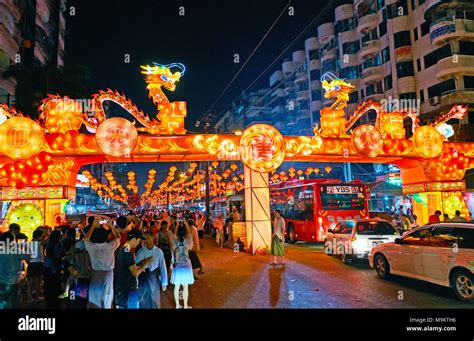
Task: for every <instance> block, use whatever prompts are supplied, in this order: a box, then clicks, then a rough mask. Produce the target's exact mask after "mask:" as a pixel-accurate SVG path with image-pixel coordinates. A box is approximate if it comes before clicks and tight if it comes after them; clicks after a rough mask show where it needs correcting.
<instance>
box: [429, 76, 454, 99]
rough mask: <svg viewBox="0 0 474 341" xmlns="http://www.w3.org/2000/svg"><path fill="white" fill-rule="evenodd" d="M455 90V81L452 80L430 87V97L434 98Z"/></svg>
mask: <svg viewBox="0 0 474 341" xmlns="http://www.w3.org/2000/svg"><path fill="white" fill-rule="evenodd" d="M455 89H456V85H455V83H454V79H452V78H451V79H448V80H446V81H444V82H441V83H439V84H436V85H433V86H432V87H429V88H428V97H429V98H433V97H435V96H441V94H442V93H444V92H447V91H450V90H455Z"/></svg>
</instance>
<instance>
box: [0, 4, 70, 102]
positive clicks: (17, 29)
mask: <svg viewBox="0 0 474 341" xmlns="http://www.w3.org/2000/svg"><path fill="white" fill-rule="evenodd" d="M65 10H66V1H65V0H0V103H8V104H13V99H14V95H15V88H16V86H17V82H16V80H15V79H14V78H3V73H4V72H5V71H6V70H7V69H8V68H9V66H10V65H12V64H18V63H21V65H24V66H25V67H33V66H35V65H45V64H50V65H54V66H57V67H62V66H63V65H64V48H65V43H64V35H65V33H66V17H65V14H64V12H65Z"/></svg>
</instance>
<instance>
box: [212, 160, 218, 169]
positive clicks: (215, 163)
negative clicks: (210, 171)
mask: <svg viewBox="0 0 474 341" xmlns="http://www.w3.org/2000/svg"><path fill="white" fill-rule="evenodd" d="M211 165H212V167H214V168H217V166H219V162H217V161H213V162H212V163H211Z"/></svg>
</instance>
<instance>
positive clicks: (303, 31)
mask: <svg viewBox="0 0 474 341" xmlns="http://www.w3.org/2000/svg"><path fill="white" fill-rule="evenodd" d="M334 1H335V0H330V1H329V2H328V4H327V5H326V6H325V7H324V8H323V9H322V11H321V12H320V13H319V14H318V15H317V16H316V17H315V18H313V20H311V22H310V23H309V24H308V25H307V26H306V27H305V28H304V29H303V30H302V31H301V32H300V33H299V34H298V35H297V36H296V38H295V39H293V40H292V41H291V42H290V44H288V46H287V47H286V48H285V49H284V50H283V51H282V52H281V53H280V54H279V55H278V56H277V57H276V58H275V59H274V60H273V61H272V63H271V64H270V65H268V66H267V67H266V68H265V70H263V72H262V73H260V75H259V76H258V77H257V78H256V79H255V80H254V81H253V82H252V83H250V85H249V86H247V88H246V89H245V90H244V93H245V92H246V91H247V90H249V89H250V88H251V87H252V86H253V85H254V84H255V83H256V82H258V80H259V79H260V78H262V76H263V75H264V74H265V73H266V72H267V71H268V70H269V69H270V68H271V67H273V65H275V63H277V62H278V61H280V59H281V57H282V56H283V55H284V54H285V53H286V52H288V50H289V49H290V48H291V47H292V46H293V45H294V44H295V43H296V42H297V41H298V40H299V39H300V38H301V36H302V35H303V34H304V33H305V32H306V31H307V30H308V28H309V27H310V26H312V25H313V24H314V23H315V22H316V21H317V20H318V19H319V18H320V17H321V16H322V15H323V14H324V12H325V11H326V10H327V9H328V8H329V7H330V6H331V5H332V4H333V3H334ZM240 97H242V94H240V95H239V96H237V97H235V98H234V99H233V100H232V101H231V102H230V104H229V105H227V106H226V107H225V108H224V109H223V110H221V111H220V114H222V113H223V112H225V111H226V110H227V109H228V108H229V107H230V106H232V103H233V102H234V101H236V100H238V99H239V98H240ZM220 114H219V115H218V116H220Z"/></svg>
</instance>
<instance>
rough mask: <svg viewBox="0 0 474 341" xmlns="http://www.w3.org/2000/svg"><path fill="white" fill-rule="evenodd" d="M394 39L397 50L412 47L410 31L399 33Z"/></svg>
mask: <svg viewBox="0 0 474 341" xmlns="http://www.w3.org/2000/svg"><path fill="white" fill-rule="evenodd" d="M393 38H394V41H395V48H398V47H401V46H410V45H411V39H410V31H401V32H397V33H395V34H394V35H393Z"/></svg>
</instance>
